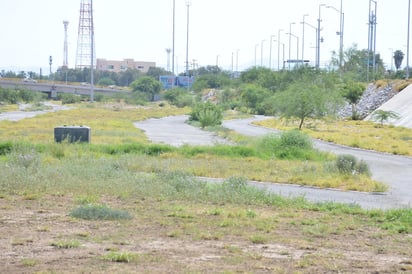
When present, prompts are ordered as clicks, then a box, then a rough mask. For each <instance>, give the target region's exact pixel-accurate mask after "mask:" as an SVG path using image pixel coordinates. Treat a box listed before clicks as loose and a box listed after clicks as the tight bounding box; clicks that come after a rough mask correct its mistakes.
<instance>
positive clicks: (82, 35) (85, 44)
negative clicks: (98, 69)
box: [76, 0, 96, 69]
mask: <svg viewBox="0 0 412 274" xmlns="http://www.w3.org/2000/svg"><path fill="white" fill-rule="evenodd" d="M91 66H92V67H93V68H94V67H95V66H96V51H95V45H94V26H93V1H92V0H81V3H80V18H79V32H78V37H77V53H76V69H83V68H90V67H91Z"/></svg>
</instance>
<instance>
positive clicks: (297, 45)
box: [287, 33, 299, 64]
mask: <svg viewBox="0 0 412 274" xmlns="http://www.w3.org/2000/svg"><path fill="white" fill-rule="evenodd" d="M287 34H289V35H290V36H293V37H295V38H296V62H297V64H299V37H298V36H297V35H294V34H293V33H287ZM290 61H291V60H290V58H289V64H290Z"/></svg>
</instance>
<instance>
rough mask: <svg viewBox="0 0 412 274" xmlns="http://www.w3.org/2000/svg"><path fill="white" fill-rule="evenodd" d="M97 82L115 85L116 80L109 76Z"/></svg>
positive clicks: (103, 84)
mask: <svg viewBox="0 0 412 274" xmlns="http://www.w3.org/2000/svg"><path fill="white" fill-rule="evenodd" d="M97 84H98V85H101V86H111V85H114V84H115V82H114V81H113V80H112V79H111V78H109V77H103V78H101V79H99V81H98V82H97Z"/></svg>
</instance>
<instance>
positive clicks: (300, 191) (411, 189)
mask: <svg viewBox="0 0 412 274" xmlns="http://www.w3.org/2000/svg"><path fill="white" fill-rule="evenodd" d="M186 119H187V116H171V117H165V118H161V119H149V120H146V121H142V122H138V123H135V126H136V127H138V128H140V129H142V130H144V131H145V133H146V135H147V137H148V138H149V139H150V140H152V141H153V142H156V143H167V144H170V145H174V146H180V145H184V144H189V145H213V144H216V143H225V142H226V141H225V140H224V139H222V138H219V137H218V136H215V135H214V134H213V133H210V132H207V131H203V130H200V129H198V128H195V127H192V126H190V125H188V124H186V123H185V121H186ZM259 119H266V117H263V116H255V117H253V118H249V119H238V120H228V121H224V122H223V126H224V127H226V128H229V129H232V130H235V131H237V132H238V133H240V134H243V135H247V136H262V135H265V134H268V133H273V132H278V131H276V130H271V129H266V128H262V127H258V126H254V125H252V124H251V123H252V122H253V121H256V120H259ZM314 146H315V147H316V148H317V149H319V150H322V151H328V152H332V153H335V154H351V155H354V156H355V157H357V158H358V159H362V160H364V161H365V162H367V163H368V165H369V167H370V169H371V172H372V174H373V175H372V177H373V179H375V180H377V181H380V182H383V183H386V184H387V185H388V186H389V190H388V191H387V192H385V193H363V192H355V191H340V190H336V189H318V188H313V187H306V186H300V185H289V184H276V183H265V182H251V184H253V185H256V186H257V187H262V188H265V189H267V190H269V191H271V192H273V193H277V194H280V195H282V196H287V197H301V196H304V197H305V198H306V199H307V200H309V201H313V202H339V203H348V204H356V205H360V206H361V207H363V208H366V209H375V208H378V209H390V208H401V207H410V206H411V204H412V157H404V156H397V155H389V154H385V153H379V152H375V151H367V150H361V149H355V148H350V147H345V146H341V145H335V144H332V143H327V142H323V141H319V140H314ZM209 180H212V181H219V180H218V179H216V180H213V179H209Z"/></svg>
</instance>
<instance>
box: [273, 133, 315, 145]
mask: <svg viewBox="0 0 412 274" xmlns="http://www.w3.org/2000/svg"><path fill="white" fill-rule="evenodd" d="M280 146H281V147H284V148H291V147H293V148H301V149H312V141H311V140H310V138H309V137H308V136H307V135H306V134H304V133H302V132H301V131H299V130H291V131H286V132H284V133H282V135H281V137H280Z"/></svg>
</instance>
